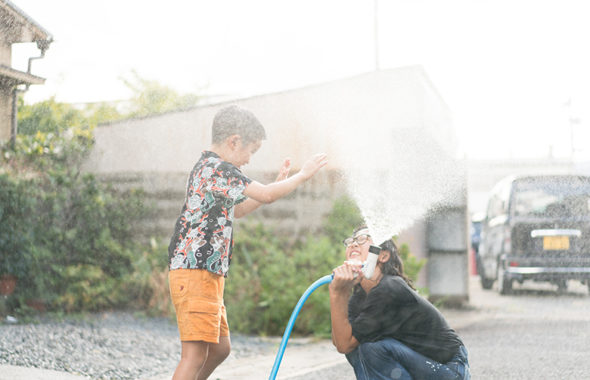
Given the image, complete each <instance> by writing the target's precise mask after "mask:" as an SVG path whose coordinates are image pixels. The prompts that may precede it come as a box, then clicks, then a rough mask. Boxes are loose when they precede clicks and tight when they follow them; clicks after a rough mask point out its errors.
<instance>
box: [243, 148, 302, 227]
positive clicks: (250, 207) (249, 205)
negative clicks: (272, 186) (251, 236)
mask: <svg viewBox="0 0 590 380" xmlns="http://www.w3.org/2000/svg"><path fill="white" fill-rule="evenodd" d="M290 170H291V160H290V159H289V158H286V159H285V161H284V162H283V166H281V169H279V174H278V175H277V178H276V179H275V182H279V181H282V180H284V179H287V177H289V171H290ZM261 205H262V203H261V202H258V201H257V200H254V199H252V198H248V199H246V200H245V201H244V202H242V203H240V204H238V205H237V206H236V207H235V210H234V216H235V217H236V218H241V217H243V216H246V215H248V214H249V213H251V212H252V211H254V210H256V209H257V208H258V207H260V206H261Z"/></svg>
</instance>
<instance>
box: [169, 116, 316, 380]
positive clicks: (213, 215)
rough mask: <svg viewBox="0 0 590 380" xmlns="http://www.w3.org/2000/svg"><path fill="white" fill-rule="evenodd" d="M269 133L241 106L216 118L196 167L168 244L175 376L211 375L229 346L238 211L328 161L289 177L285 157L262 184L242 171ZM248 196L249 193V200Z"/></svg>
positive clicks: (284, 190)
mask: <svg viewBox="0 0 590 380" xmlns="http://www.w3.org/2000/svg"><path fill="white" fill-rule="evenodd" d="M265 138H266V134H265V131H264V128H263V127H262V125H261V124H260V122H259V121H258V119H257V118H256V117H255V116H254V114H253V113H252V112H250V111H247V110H245V109H242V108H240V107H237V106H235V105H232V106H229V107H225V108H223V109H221V110H220V111H219V112H218V113H217V114H216V115H215V117H214V119H213V125H212V145H211V149H210V150H209V151H204V152H203V153H202V155H201V158H200V159H199V161H198V162H197V163H196V164H195V166H194V168H193V170H192V171H191V173H190V176H189V179H188V183H187V195H186V200H185V203H184V205H183V208H182V211H181V214H180V216H179V218H178V220H177V221H176V225H175V229H174V234H173V236H172V239H171V241H170V246H169V248H168V256H169V265H170V266H169V269H170V272H169V281H170V294H171V297H172V303H173V304H174V308H175V310H176V317H177V320H178V329H179V332H180V340H181V346H182V354H181V359H180V362H179V364H178V367H177V368H176V371H175V373H174V377H173V380H180V379H190V380H194V379H199V380H201V379H207V378H208V377H209V375H210V374H211V373H212V372H213V370H214V369H215V368H216V367H217V366H218V365H219V364H221V362H223V360H225V358H226V357H227V356H228V355H229V352H230V338H229V329H228V326H227V315H226V311H225V306H224V304H223V288H224V281H225V276H226V275H227V272H228V269H229V265H230V261H231V250H232V245H233V241H232V236H233V232H232V228H233V219H234V217H236V218H240V217H242V216H244V215H247V214H248V213H250V212H252V211H254V210H255V209H256V208H258V207H259V206H260V205H261V204H263V203H271V202H274V201H275V200H277V199H279V198H282V197H284V196H285V195H287V194H289V193H290V192H291V191H293V190H295V188H296V187H297V186H299V185H300V184H302V183H303V182H305V181H306V180H308V179H309V178H311V177H312V176H313V175H314V174H315V173H316V172H317V171H318V170H319V169H320V168H321V167H323V166H324V165H326V163H327V161H326V155H325V154H317V155H315V156H314V157H312V158H311V159H310V160H308V161H307V162H306V163H305V164H304V165H303V167H302V169H301V170H300V171H299V173H297V174H295V175H293V176H291V177H289V178H287V176H288V173H289V165H290V163H289V160H285V162H284V164H283V166H282V168H281V170H280V172H279V176H278V177H277V181H276V182H274V183H271V184H269V185H263V184H261V183H258V182H256V181H252V180H251V179H249V178H248V177H246V176H245V175H244V174H242V172H241V171H240V169H239V168H240V167H241V166H242V165H245V164H247V163H248V162H249V161H250V157H251V156H252V155H253V154H254V153H255V152H256V151H257V150H258V148H260V145H261V141H262V140H264V139H265ZM246 198H248V199H246Z"/></svg>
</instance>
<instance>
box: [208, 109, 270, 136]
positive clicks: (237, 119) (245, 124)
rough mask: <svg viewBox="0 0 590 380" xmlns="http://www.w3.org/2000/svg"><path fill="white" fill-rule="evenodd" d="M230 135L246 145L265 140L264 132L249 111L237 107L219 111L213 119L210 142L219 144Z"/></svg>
mask: <svg viewBox="0 0 590 380" xmlns="http://www.w3.org/2000/svg"><path fill="white" fill-rule="evenodd" d="M232 135H239V136H240V137H241V138H242V140H243V142H244V143H246V144H248V143H252V142H256V141H260V140H264V139H266V132H265V130H264V127H263V126H262V124H261V123H260V121H259V120H258V119H257V118H256V116H254V114H253V113H252V112H251V111H248V110H246V109H244V108H241V107H239V106H237V105H235V104H234V105H230V106H227V107H224V108H222V109H220V110H219V111H218V112H217V114H215V117H214V118H213V125H212V127H211V140H212V143H213V144H219V143H222V142H223V141H225V139H227V138H228V137H230V136H232Z"/></svg>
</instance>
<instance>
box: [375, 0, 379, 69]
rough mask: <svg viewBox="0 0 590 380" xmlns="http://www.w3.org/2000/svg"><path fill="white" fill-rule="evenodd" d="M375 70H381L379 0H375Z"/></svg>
mask: <svg viewBox="0 0 590 380" xmlns="http://www.w3.org/2000/svg"><path fill="white" fill-rule="evenodd" d="M374 4H375V6H374V18H375V21H374V26H375V30H374V39H375V71H379V0H374Z"/></svg>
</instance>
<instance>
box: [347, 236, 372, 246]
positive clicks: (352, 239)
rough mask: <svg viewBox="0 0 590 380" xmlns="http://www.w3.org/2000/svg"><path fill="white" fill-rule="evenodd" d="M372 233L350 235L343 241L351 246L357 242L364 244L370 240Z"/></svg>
mask: <svg viewBox="0 0 590 380" xmlns="http://www.w3.org/2000/svg"><path fill="white" fill-rule="evenodd" d="M370 237H371V236H370V235H359V236H357V237H349V238H346V239H344V241H342V242H343V243H344V246H345V247H348V246H351V245H352V243H354V242H356V243H357V244H358V245H363V244H365V243H366V242H367V240H369V238H370Z"/></svg>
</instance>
